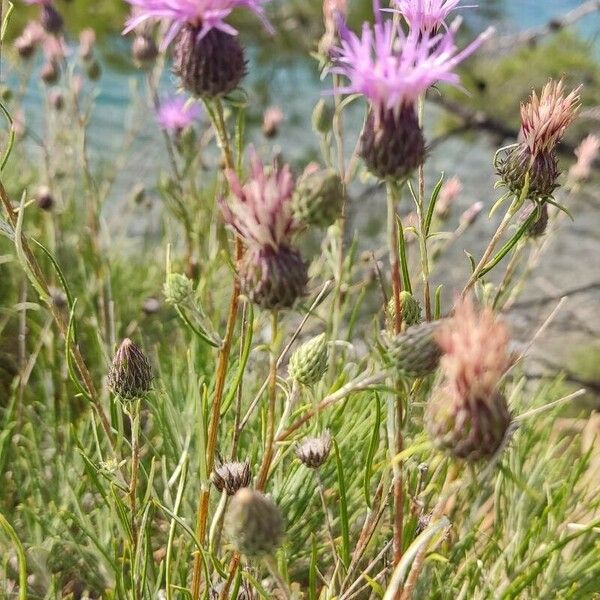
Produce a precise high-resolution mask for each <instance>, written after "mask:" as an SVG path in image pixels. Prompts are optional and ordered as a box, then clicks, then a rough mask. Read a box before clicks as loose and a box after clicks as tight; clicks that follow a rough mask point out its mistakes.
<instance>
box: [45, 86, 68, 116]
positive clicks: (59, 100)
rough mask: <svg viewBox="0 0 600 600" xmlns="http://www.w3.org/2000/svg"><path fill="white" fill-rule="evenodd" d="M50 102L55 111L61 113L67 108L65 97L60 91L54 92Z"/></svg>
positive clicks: (50, 95) (51, 94)
mask: <svg viewBox="0 0 600 600" xmlns="http://www.w3.org/2000/svg"><path fill="white" fill-rule="evenodd" d="M48 100H49V101H50V104H51V105H52V106H53V107H54V110H57V111H61V110H62V109H63V108H64V106H65V97H64V96H63V93H62V92H61V91H60V90H52V92H51V93H50V94H49V96H48Z"/></svg>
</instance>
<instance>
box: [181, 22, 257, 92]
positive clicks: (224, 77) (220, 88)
mask: <svg viewBox="0 0 600 600" xmlns="http://www.w3.org/2000/svg"><path fill="white" fill-rule="evenodd" d="M200 33H201V27H195V26H193V25H186V26H185V27H184V28H183V29H182V30H181V33H180V34H179V38H178V41H177V44H176V47H175V55H174V59H173V71H174V72H175V74H177V75H179V77H180V78H181V83H182V84H183V87H184V88H185V89H186V90H188V92H190V93H192V94H194V95H195V96H200V97H206V98H215V97H218V96H222V95H224V94H228V93H229V92H231V91H232V90H234V89H235V88H236V87H237V86H238V84H239V83H240V81H241V80H242V78H243V77H244V75H245V74H246V60H245V58H244V50H243V48H242V46H241V45H240V43H239V41H238V39H237V36H234V35H230V34H229V33H225V32H224V31H221V30H219V29H211V30H210V31H208V33H206V34H205V35H203V36H201V35H200Z"/></svg>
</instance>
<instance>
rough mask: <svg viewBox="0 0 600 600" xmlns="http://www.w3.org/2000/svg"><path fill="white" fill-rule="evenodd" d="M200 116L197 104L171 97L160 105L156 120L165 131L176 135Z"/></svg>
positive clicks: (185, 99) (181, 98) (200, 111)
mask: <svg viewBox="0 0 600 600" xmlns="http://www.w3.org/2000/svg"><path fill="white" fill-rule="evenodd" d="M201 114H202V110H201V108H200V106H199V105H198V104H197V103H195V102H190V100H189V99H187V98H185V97H184V96H173V97H172V98H168V99H166V100H164V101H163V102H161V103H160V106H159V108H158V110H157V111H156V120H157V121H158V124H159V125H160V126H161V127H162V128H163V129H165V130H166V131H170V132H173V133H177V132H179V131H181V130H182V129H185V128H186V127H188V125H191V124H192V123H193V122H194V121H195V120H196V119H198V118H199V117H200V115H201Z"/></svg>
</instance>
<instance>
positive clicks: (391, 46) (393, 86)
mask: <svg viewBox="0 0 600 600" xmlns="http://www.w3.org/2000/svg"><path fill="white" fill-rule="evenodd" d="M375 14H376V21H375V25H374V26H372V27H371V26H370V25H369V24H367V23H365V24H364V25H363V29H362V33H361V35H360V36H359V35H357V34H355V33H353V32H351V31H349V30H348V29H347V28H346V27H342V28H341V31H340V37H341V45H340V47H338V48H335V49H334V50H333V58H334V67H333V68H332V69H331V71H332V72H333V73H338V74H341V75H344V76H346V77H347V78H348V80H349V83H348V85H347V86H346V87H344V88H342V89H341V91H342V92H344V93H359V94H362V95H364V96H365V97H366V98H367V99H368V100H369V101H370V102H371V104H372V105H373V106H374V107H376V108H379V109H384V110H394V111H395V112H396V113H398V112H399V111H400V110H401V109H402V107H403V106H406V105H414V103H415V101H416V100H417V98H418V97H419V96H420V95H421V94H423V93H424V92H425V91H426V90H427V89H428V88H429V87H431V86H432V85H434V84H436V83H447V84H450V85H455V86H456V85H458V84H459V81H460V80H459V76H458V74H457V73H456V68H457V66H458V65H459V64H460V63H461V62H462V61H463V60H465V59H466V58H467V57H468V56H469V55H471V54H472V53H473V52H475V50H477V48H479V47H480V46H481V45H482V44H483V42H484V41H485V40H486V39H487V38H488V37H489V36H490V35H491V33H492V31H493V29H491V28H490V29H488V30H486V31H485V32H484V33H482V34H481V35H480V36H479V37H478V38H477V39H476V40H474V41H473V42H472V43H471V44H469V45H468V46H467V47H466V48H464V49H463V50H459V49H458V47H457V46H456V43H455V34H456V31H457V29H458V27H459V26H460V19H456V20H455V21H454V22H453V23H452V24H451V25H450V26H449V27H448V29H447V30H445V31H443V32H439V33H433V32H420V31H419V30H416V29H411V30H410V31H409V32H408V33H405V32H404V31H403V30H402V27H401V25H400V24H399V23H398V22H396V21H394V20H392V19H388V20H385V21H384V20H382V18H381V15H380V10H379V4H378V2H377V1H376V2H375Z"/></svg>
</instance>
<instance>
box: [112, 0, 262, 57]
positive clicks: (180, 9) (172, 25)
mask: <svg viewBox="0 0 600 600" xmlns="http://www.w3.org/2000/svg"><path fill="white" fill-rule="evenodd" d="M266 1H267V0H127V2H128V3H129V4H130V5H131V6H132V8H133V14H132V15H131V17H130V18H129V19H128V21H127V23H126V26H125V30H124V31H123V33H128V32H130V31H132V30H133V29H135V28H136V27H138V26H139V25H140V24H141V23H144V22H145V21H148V20H159V21H164V22H166V23H167V24H168V29H167V33H166V35H165V38H164V40H163V48H164V47H166V46H168V45H169V44H170V43H171V42H172V41H173V40H174V39H175V37H176V36H177V34H178V33H179V32H180V31H181V29H182V28H183V27H184V26H185V25H191V26H193V27H194V28H197V29H198V37H199V38H200V39H201V38H203V37H204V36H205V35H206V34H207V33H208V32H209V31H211V30H212V29H218V30H220V31H223V32H224V33H227V34H229V35H236V34H237V30H236V29H234V28H233V27H232V26H231V25H230V24H229V23H227V22H226V21H225V19H227V17H229V15H230V14H231V13H232V11H233V10H234V9H236V8H247V9H249V10H251V11H252V12H254V13H255V14H256V15H258V17H259V18H260V19H261V20H262V22H263V23H264V25H265V27H266V28H267V29H268V30H269V31H272V27H271V25H270V24H269V22H268V21H267V19H266V17H265V14H264V9H263V4H264V3H265V2H266Z"/></svg>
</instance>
